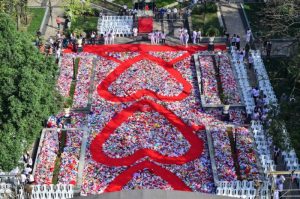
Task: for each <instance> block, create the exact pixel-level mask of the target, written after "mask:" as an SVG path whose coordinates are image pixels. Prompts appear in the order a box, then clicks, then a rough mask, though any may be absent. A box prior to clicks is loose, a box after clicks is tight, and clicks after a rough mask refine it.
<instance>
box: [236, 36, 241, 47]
mask: <svg viewBox="0 0 300 199" xmlns="http://www.w3.org/2000/svg"><path fill="white" fill-rule="evenodd" d="M235 42H236V43H235V45H236V49H237V50H240V47H241V38H240V36H239V35H237V36H236V40H235Z"/></svg>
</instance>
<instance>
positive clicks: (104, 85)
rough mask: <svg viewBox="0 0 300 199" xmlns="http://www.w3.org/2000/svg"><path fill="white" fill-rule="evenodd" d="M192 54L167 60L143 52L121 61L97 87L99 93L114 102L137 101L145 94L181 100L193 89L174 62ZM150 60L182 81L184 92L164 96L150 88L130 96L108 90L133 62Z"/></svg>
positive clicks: (167, 99)
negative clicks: (115, 93) (121, 95)
mask: <svg viewBox="0 0 300 199" xmlns="http://www.w3.org/2000/svg"><path fill="white" fill-rule="evenodd" d="M188 56H190V55H189V53H186V54H184V55H182V56H180V57H177V58H176V59H174V60H172V61H171V62H166V61H164V60H162V59H160V58H157V57H154V56H151V55H149V54H147V53H144V52H141V55H139V56H137V57H134V58H132V59H130V60H127V61H126V62H123V63H121V64H120V65H119V66H118V67H117V68H116V69H115V70H114V71H113V72H111V73H110V74H109V75H108V76H107V77H106V78H105V79H104V80H103V81H102V82H101V83H100V84H99V85H98V88H97V91H98V94H99V95H100V96H101V97H103V98H104V99H106V100H108V101H113V102H128V101H136V100H138V99H139V98H142V97H143V96H151V97H153V98H156V99H159V100H163V101H179V100H183V99H184V98H186V97H187V96H188V95H189V94H190V92H191V89H192V86H191V84H190V83H189V82H187V81H186V80H185V79H184V78H183V77H182V75H181V73H180V72H179V71H177V70H175V69H174V68H173V63H176V62H178V61H180V60H182V59H184V58H186V57H188ZM144 59H147V60H150V61H152V62H154V63H156V64H158V65H160V66H161V67H163V68H164V69H165V70H166V71H167V72H168V73H169V74H170V75H172V77H174V79H175V80H176V81H178V82H179V83H181V84H182V85H183V90H182V92H181V93H180V94H179V95H177V96H164V95H161V94H158V93H156V92H154V91H152V90H149V89H141V90H138V91H136V92H135V93H133V94H131V95H129V96H124V97H120V96H116V95H114V94H112V93H111V92H109V91H108V88H109V86H110V85H111V83H112V82H114V81H116V80H117V78H118V77H119V76H120V75H121V74H122V73H124V72H125V71H126V70H127V69H128V68H130V67H131V65H132V64H134V63H136V62H139V61H141V60H144Z"/></svg>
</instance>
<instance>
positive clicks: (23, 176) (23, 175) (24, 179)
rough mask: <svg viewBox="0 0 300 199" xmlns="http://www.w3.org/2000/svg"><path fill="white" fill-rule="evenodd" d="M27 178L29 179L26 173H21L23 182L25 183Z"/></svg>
mask: <svg viewBox="0 0 300 199" xmlns="http://www.w3.org/2000/svg"><path fill="white" fill-rule="evenodd" d="M26 179H27V178H26V175H25V173H22V174H21V183H22V184H25V183H26Z"/></svg>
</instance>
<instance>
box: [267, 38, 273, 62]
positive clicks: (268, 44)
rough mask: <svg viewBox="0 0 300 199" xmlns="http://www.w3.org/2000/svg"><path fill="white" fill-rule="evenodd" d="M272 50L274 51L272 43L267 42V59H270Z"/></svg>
mask: <svg viewBox="0 0 300 199" xmlns="http://www.w3.org/2000/svg"><path fill="white" fill-rule="evenodd" d="M271 49H272V42H271V41H268V42H267V57H268V58H270V56H271Z"/></svg>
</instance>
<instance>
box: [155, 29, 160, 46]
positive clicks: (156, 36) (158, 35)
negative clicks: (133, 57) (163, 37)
mask: <svg viewBox="0 0 300 199" xmlns="http://www.w3.org/2000/svg"><path fill="white" fill-rule="evenodd" d="M159 39H160V32H158V30H156V31H155V33H154V43H155V44H159Z"/></svg>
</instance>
